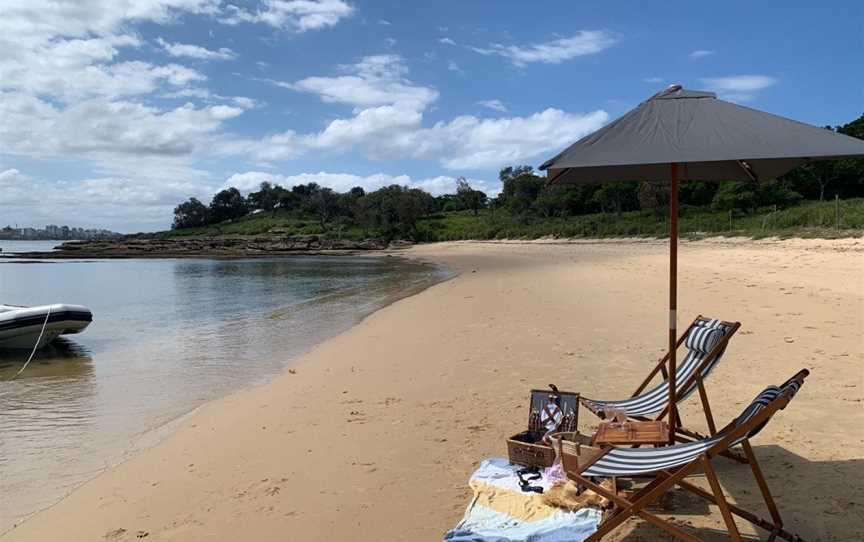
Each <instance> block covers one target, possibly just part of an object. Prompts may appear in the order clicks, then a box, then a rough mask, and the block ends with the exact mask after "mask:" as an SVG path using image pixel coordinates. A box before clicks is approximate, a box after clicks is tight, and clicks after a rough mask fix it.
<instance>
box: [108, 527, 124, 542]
mask: <svg viewBox="0 0 864 542" xmlns="http://www.w3.org/2000/svg"><path fill="white" fill-rule="evenodd" d="M124 534H126V529H124V528H123V527H120V528H119V529H114V530H113V531H108V532H107V533H105V536H104V537H103V538H104V539H105V540H119V539H120V537H122V536H123V535H124Z"/></svg>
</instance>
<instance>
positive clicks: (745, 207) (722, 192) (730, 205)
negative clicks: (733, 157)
mask: <svg viewBox="0 0 864 542" xmlns="http://www.w3.org/2000/svg"><path fill="white" fill-rule="evenodd" d="M711 205H712V206H713V207H714V208H715V209H720V210H723V211H755V210H756V208H757V207H758V205H759V197H758V194H757V193H756V183H753V182H739V181H725V182H722V183H720V188H719V189H718V190H717V193H716V194H715V195H714V201H713V202H712V203H711Z"/></svg>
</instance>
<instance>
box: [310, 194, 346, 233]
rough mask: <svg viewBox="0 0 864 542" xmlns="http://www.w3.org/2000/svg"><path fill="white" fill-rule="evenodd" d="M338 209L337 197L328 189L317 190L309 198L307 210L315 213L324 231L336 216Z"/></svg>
mask: <svg viewBox="0 0 864 542" xmlns="http://www.w3.org/2000/svg"><path fill="white" fill-rule="evenodd" d="M338 208H339V195H338V194H337V193H336V192H334V191H333V190H332V189H330V188H319V189H318V190H316V191H314V192H313V193H312V194H311V195H310V196H309V209H310V210H311V211H312V212H313V213H315V215H316V216H317V217H318V220H319V221H320V223H321V227H322V228H324V229H326V228H327V224H328V222H330V220H331V219H333V217H334V216H336V214H337V211H338Z"/></svg>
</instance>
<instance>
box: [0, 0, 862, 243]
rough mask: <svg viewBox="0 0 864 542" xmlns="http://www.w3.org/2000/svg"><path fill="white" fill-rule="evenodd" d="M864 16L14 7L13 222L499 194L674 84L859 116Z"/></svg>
mask: <svg viewBox="0 0 864 542" xmlns="http://www.w3.org/2000/svg"><path fill="white" fill-rule="evenodd" d="M541 6H542V7H541ZM862 20H864V8H862V4H861V2H860V1H857V0H848V1H838V2H834V3H832V7H831V9H830V10H829V9H812V4H811V3H809V2H776V3H774V2H750V1H748V2H720V3H715V4H710V5H709V4H705V3H692V2H688V3H683V2H681V3H679V2H666V3H656V2H655V3H652V4H651V5H650V7H649V6H648V5H647V4H644V3H642V2H636V1H620V2H599V1H598V2H592V1H584V2H572V1H568V0H559V1H548V2H543V3H542V4H538V3H534V2H523V1H515V0H514V1H511V2H504V1H492V0H489V1H485V2H484V1H475V2H465V1H449V0H439V1H436V2H406V1H404V0H397V1H388V0H376V1H371V0H368V1H364V0H110V1H108V0H102V1H98V0H0V222H3V223H4V224H3V225H5V224H6V223H9V224H13V225H14V224H18V225H19V226H40V227H41V226H44V225H45V224H47V223H62V224H69V225H71V226H85V227H88V226H89V227H94V226H99V227H108V228H112V229H116V230H119V231H124V232H129V231H141V230H152V229H157V228H165V227H167V226H168V225H169V224H170V222H171V218H172V216H171V214H172V209H173V207H174V206H175V205H176V204H177V203H179V202H180V201H183V200H185V199H186V198H188V197H190V196H195V197H199V198H201V199H204V200H205V201H209V197H210V196H211V195H212V193H213V192H214V191H216V190H218V189H219V188H221V187H224V186H229V185H233V186H237V187H238V188H240V189H241V190H243V191H248V190H249V189H250V188H254V187H255V186H257V185H258V183H260V182H261V181H262V180H273V181H276V182H279V183H281V184H284V185H292V184H296V183H300V182H310V181H314V182H317V183H319V184H321V185H325V186H331V187H333V188H335V189H338V190H345V189H348V188H350V187H352V186H356V185H360V186H364V187H366V188H370V189H374V188H377V187H380V186H383V185H386V184H391V183H399V184H405V185H411V186H419V187H422V188H424V189H426V190H429V191H430V192H433V193H442V192H446V191H449V190H452V188H453V186H454V178H455V177H457V176H465V177H467V178H469V179H471V181H472V183H473V184H474V185H475V186H476V187H478V188H481V189H483V190H486V191H487V192H489V193H491V194H494V193H495V192H496V191H497V190H498V189H499V185H498V182H497V170H498V169H499V168H500V167H502V166H505V165H508V164H531V165H535V166H536V165H537V164H539V163H541V162H542V161H543V160H544V159H545V158H548V157H549V156H551V155H553V154H554V153H555V152H556V151H558V150H559V149H561V148H562V147H564V146H566V145H567V144H568V143H570V142H572V141H573V140H575V139H577V138H579V137H580V136H582V135H584V134H586V133H588V132H590V131H593V130H595V129H597V128H599V127H600V126H602V125H603V124H605V123H607V122H609V121H610V120H612V119H614V118H615V117H616V116H618V115H620V114H622V113H623V112H625V111H626V110H628V109H629V108H631V107H633V106H635V105H636V104H638V103H639V102H640V101H641V100H643V99H644V98H646V97H648V96H650V95H651V94H653V93H654V92H656V91H658V90H660V89H662V88H663V87H664V86H666V85H668V84H670V83H683V84H684V85H685V86H688V87H693V88H700V89H710V90H714V91H716V92H717V93H718V94H720V95H721V97H725V98H726V99H730V100H734V101H737V102H739V103H744V104H747V105H751V106H753V107H756V108H759V109H764V110H767V111H771V112H774V113H777V114H780V115H784V116H788V117H793V118H795V119H798V120H802V121H805V122H810V123H813V124H819V125H823V124H838V123H844V122H848V121H849V120H852V119H853V118H855V117H857V116H858V115H860V114H861V113H864V69H862V57H861V55H862V50H864V42H862V40H864V38H862V35H864V34H862V22H861V21H862Z"/></svg>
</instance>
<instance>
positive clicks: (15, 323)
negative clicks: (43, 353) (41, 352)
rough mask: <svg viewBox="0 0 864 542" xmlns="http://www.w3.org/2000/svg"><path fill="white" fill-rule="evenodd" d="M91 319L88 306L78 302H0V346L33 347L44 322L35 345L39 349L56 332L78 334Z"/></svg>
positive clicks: (52, 337) (55, 334) (57, 334)
mask: <svg viewBox="0 0 864 542" xmlns="http://www.w3.org/2000/svg"><path fill="white" fill-rule="evenodd" d="M49 309H50V313H49ZM46 316H47V320H48V321H47V323H46V321H45V320H46ZM92 321H93V314H92V313H91V312H90V309H88V308H87V307H83V306H81V305H64V304H55V305H43V306H40V307H12V306H8V305H0V348H15V349H19V348H20V349H29V348H33V346H34V345H35V344H36V340H37V338H39V334H40V332H42V326H43V325H44V326H45V331H44V333H42V338H41V339H39V344H38V346H37V348H42V347H43V346H45V345H46V344H49V343H50V342H51V341H53V340H54V339H56V338H57V337H59V336H60V335H69V334H74V333H81V332H82V331H84V330H85V329H86V328H87V326H89V325H90V322H92Z"/></svg>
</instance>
